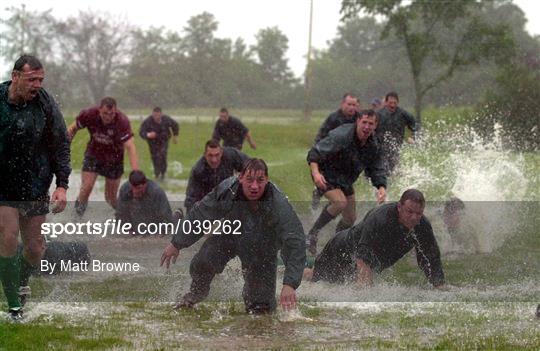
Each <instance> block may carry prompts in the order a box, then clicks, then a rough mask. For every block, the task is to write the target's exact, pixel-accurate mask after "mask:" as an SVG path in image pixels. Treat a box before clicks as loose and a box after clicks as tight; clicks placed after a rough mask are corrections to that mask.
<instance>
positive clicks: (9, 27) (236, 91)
mask: <svg viewBox="0 0 540 351" xmlns="http://www.w3.org/2000/svg"><path fill="white" fill-rule="evenodd" d="M341 11H342V15H343V18H342V20H341V22H340V23H339V25H338V28H337V34H336V36H335V38H333V39H332V40H330V41H329V42H328V46H327V47H326V48H322V49H318V50H314V51H315V52H314V55H313V58H312V61H311V72H312V73H311V74H312V76H311V79H310V100H309V101H310V107H311V108H312V109H327V110H332V109H334V108H336V106H337V104H338V102H339V99H340V97H341V95H342V94H343V93H344V92H346V91H347V92H352V93H354V94H357V95H358V96H359V97H360V99H361V102H362V103H363V104H364V105H367V104H368V103H369V100H371V99H372V98H374V97H381V96H383V95H384V94H385V93H386V92H387V91H390V90H395V91H397V92H399V93H400V98H401V104H402V105H405V106H410V107H412V108H414V110H415V114H416V115H417V117H420V114H421V110H422V108H423V107H424V106H426V105H435V106H444V105H459V106H477V110H478V112H479V113H478V114H479V115H482V118H478V121H480V122H479V125H482V124H483V123H491V124H493V122H497V121H499V122H502V123H508V122H507V118H504V116H507V115H508V114H520V115H521V117H519V118H518V120H519V123H520V124H525V125H526V126H527V128H529V129H528V130H529V131H530V130H532V131H533V132H534V131H535V129H534V128H535V126H536V130H537V129H538V112H537V111H539V110H540V109H538V101H539V100H540V99H537V97H536V95H537V94H538V92H539V91H540V86H539V84H540V83H539V81H540V80H539V79H538V78H539V72H540V68H539V66H540V65H539V57H540V40H539V37H538V36H537V37H532V36H531V35H530V34H529V33H528V32H527V31H526V30H525V23H526V18H525V15H524V13H523V11H522V10H521V9H520V8H519V7H518V6H516V5H514V4H512V3H511V2H509V1H504V0H483V1H476V0H456V1H450V2H446V1H445V2H442V1H423V0H414V1H400V0H346V1H343V2H342V10H341ZM9 13H10V16H9V17H7V18H6V19H2V20H1V24H2V27H3V28H2V36H1V37H0V41H1V43H0V45H1V47H2V50H1V55H2V56H3V57H4V58H5V60H6V61H7V62H14V60H15V58H16V57H18V56H19V55H20V54H21V53H22V52H25V53H33V54H36V55H37V56H38V57H40V59H42V60H43V61H44V63H45V64H46V69H47V80H46V81H47V83H48V89H50V90H51V91H53V93H55V95H56V96H57V98H58V99H59V100H60V102H61V103H62V104H63V105H64V106H66V107H74V108H79V107H83V106H87V105H90V104H93V103H96V101H99V100H100V99H101V98H102V97H103V96H105V95H112V96H115V97H116V98H117V99H118V100H119V101H120V102H121V105H122V106H124V107H130V108H146V109H148V108H150V107H151V106H154V105H160V106H162V107H164V108H168V109H169V108H182V107H218V106H222V105H223V106H230V107H234V108H241V107H242V108H245V107H251V108H295V109H302V108H303V107H304V86H303V82H304V80H303V77H295V76H294V74H293V73H292V71H291V69H290V67H289V65H288V60H287V49H288V38H287V36H286V35H285V34H284V33H283V32H282V31H281V30H280V29H279V28H277V27H269V28H262V29H260V30H259V31H258V33H257V34H256V36H255V44H254V45H251V46H248V45H247V44H246V42H245V41H244V39H243V38H234V39H231V38H218V37H216V31H217V29H218V26H219V23H218V21H217V20H216V18H215V17H214V16H213V15H212V14H211V13H208V12H203V13H201V14H198V15H196V16H193V17H191V18H190V19H189V20H188V21H187V23H186V24H185V26H184V28H183V30H182V31H180V32H175V31H170V30H167V29H165V28H163V27H151V28H149V29H142V28H137V27H135V26H133V25H132V24H130V23H129V22H127V21H126V20H124V19H121V18H118V17H113V16H111V15H110V14H108V13H103V12H93V11H82V12H79V14H78V15H77V16H72V17H68V18H66V19H58V18H55V17H54V16H53V15H52V12H51V10H49V11H43V12H40V11H33V10H30V9H26V8H24V7H11V8H9ZM508 80H510V81H511V84H508V83H509V81H508ZM515 94H519V95H520V96H519V97H517V96H515ZM535 94H536V95H535ZM529 95H530V96H529ZM539 98H540V96H539ZM516 99H520V100H521V99H527V101H529V102H534V103H532V104H531V105H530V107H527V105H528V104H517V103H516V102H515V101H516ZM533 100H534V101H533ZM521 101H522V100H521ZM512 102H513V103H512ZM514 105H515V106H514ZM512 120H513V119H512ZM482 129H485V128H482Z"/></svg>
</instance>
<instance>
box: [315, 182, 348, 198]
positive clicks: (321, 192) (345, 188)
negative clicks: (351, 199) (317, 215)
mask: <svg viewBox="0 0 540 351" xmlns="http://www.w3.org/2000/svg"><path fill="white" fill-rule="evenodd" d="M335 189H339V190H341V191H343V194H344V195H345V196H351V195H354V187H353V186H352V185H349V186H341V185H334V184H330V183H326V189H325V190H322V189H320V188H318V187H317V192H318V193H319V196H321V197H322V196H323V195H324V193H326V192H327V191H330V190H335Z"/></svg>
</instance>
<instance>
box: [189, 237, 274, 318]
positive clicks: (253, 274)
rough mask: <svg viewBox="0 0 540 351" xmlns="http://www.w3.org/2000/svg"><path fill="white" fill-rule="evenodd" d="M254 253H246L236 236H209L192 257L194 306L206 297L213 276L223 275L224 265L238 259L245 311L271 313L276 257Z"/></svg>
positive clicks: (271, 254) (266, 253)
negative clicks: (242, 280)
mask: <svg viewBox="0 0 540 351" xmlns="http://www.w3.org/2000/svg"><path fill="white" fill-rule="evenodd" d="M257 251H258V252H257V254H256V255H254V254H253V253H254V252H253V251H252V250H251V249H249V250H246V249H245V248H244V247H242V244H241V242H240V240H238V237H237V236H235V235H212V236H211V237H210V238H208V239H207V240H206V241H205V243H204V244H203V245H202V247H201V249H200V250H199V252H198V253H197V254H196V255H195V256H194V257H193V260H192V261H191V265H190V269H189V272H190V275H191V278H192V282H191V288H190V294H191V296H192V298H193V299H194V301H193V302H195V303H196V302H200V301H202V300H204V299H205V298H206V297H207V296H208V292H209V291H210V283H211V282H212V279H214V276H215V275H216V274H218V273H222V272H223V270H224V269H225V266H226V265H227V262H229V261H230V260H231V259H233V258H234V257H236V256H237V255H238V256H239V258H240V261H241V263H242V273H243V277H244V289H243V292H242V297H243V298H244V303H245V305H246V310H247V311H248V312H254V313H264V312H271V311H274V310H275V309H276V298H275V294H276V267H277V259H276V257H277V256H276V253H272V252H271V251H272V250H263V249H262V248H261V250H260V251H259V250H257ZM265 251H266V252H265Z"/></svg>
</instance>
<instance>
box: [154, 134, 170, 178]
mask: <svg viewBox="0 0 540 351" xmlns="http://www.w3.org/2000/svg"><path fill="white" fill-rule="evenodd" d="M168 149H169V143H167V142H165V143H153V144H150V155H151V157H152V164H153V165H154V175H155V176H156V178H158V177H159V176H161V175H165V173H166V172H167V151H168Z"/></svg>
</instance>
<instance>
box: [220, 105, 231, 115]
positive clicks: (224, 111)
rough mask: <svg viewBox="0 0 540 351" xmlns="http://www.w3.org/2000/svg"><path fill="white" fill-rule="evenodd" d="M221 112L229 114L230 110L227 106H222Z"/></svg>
mask: <svg viewBox="0 0 540 351" xmlns="http://www.w3.org/2000/svg"><path fill="white" fill-rule="evenodd" d="M219 113H226V114H229V110H227V108H225V107H222V108H220V109H219Z"/></svg>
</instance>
